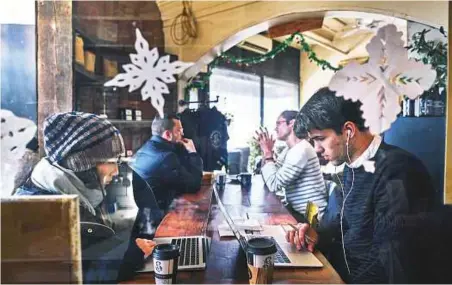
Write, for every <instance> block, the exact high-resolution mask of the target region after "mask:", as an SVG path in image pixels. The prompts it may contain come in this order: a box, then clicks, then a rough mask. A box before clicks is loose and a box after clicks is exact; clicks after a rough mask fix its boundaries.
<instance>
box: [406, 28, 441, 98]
mask: <svg viewBox="0 0 452 285" xmlns="http://www.w3.org/2000/svg"><path fill="white" fill-rule="evenodd" d="M439 31H440V32H441V34H442V35H443V36H444V37H445V38H446V39H447V35H446V33H445V31H444V29H443V27H441V28H440V30H439ZM428 32H430V30H427V29H424V30H422V31H421V32H417V33H415V34H413V36H412V37H411V39H412V45H411V46H409V47H408V50H409V51H410V52H413V53H415V54H417V56H416V60H418V61H422V62H423V63H424V64H431V65H432V67H433V68H434V69H435V70H436V79H435V82H434V84H433V86H432V88H431V89H430V90H428V91H427V92H426V94H437V95H439V94H440V92H441V90H443V92H441V94H444V92H445V88H446V80H447V43H445V42H442V41H431V40H426V39H425V35H426V34H427V33H428Z"/></svg>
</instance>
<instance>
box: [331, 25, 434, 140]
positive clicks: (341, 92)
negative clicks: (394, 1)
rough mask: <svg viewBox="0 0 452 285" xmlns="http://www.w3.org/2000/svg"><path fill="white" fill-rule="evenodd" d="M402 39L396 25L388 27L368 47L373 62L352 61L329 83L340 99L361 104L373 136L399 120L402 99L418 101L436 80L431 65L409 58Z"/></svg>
mask: <svg viewBox="0 0 452 285" xmlns="http://www.w3.org/2000/svg"><path fill="white" fill-rule="evenodd" d="M401 36H402V33H401V32H398V31H397V28H396V26H394V25H387V26H384V27H383V28H381V29H380V30H378V32H377V35H376V36H375V37H374V38H372V40H371V41H370V42H369V44H368V45H367V46H366V49H367V51H368V53H369V61H368V62H367V63H365V64H362V65H360V64H358V63H357V62H351V63H350V64H348V65H347V66H345V67H344V68H343V69H341V70H340V71H338V72H337V73H336V74H335V75H334V76H333V78H332V79H331V81H330V84H329V88H330V89H331V90H333V91H336V96H343V97H344V98H345V99H351V100H352V101H356V100H360V101H361V103H362V106H361V110H362V111H363V118H364V119H365V126H366V127H368V128H369V130H370V131H371V132H372V133H373V134H380V133H382V132H384V131H385V130H387V129H389V127H390V126H391V123H392V122H394V121H395V120H396V118H397V114H398V113H399V112H400V111H401V108H400V105H399V101H398V97H399V96H402V95H405V96H407V97H408V98H410V99H416V98H417V97H419V96H420V95H421V94H422V93H423V92H424V90H428V89H430V87H431V86H432V85H433V82H434V81H435V78H436V71H435V70H433V69H432V67H431V65H429V64H423V63H422V62H417V61H415V60H410V59H408V52H407V50H406V49H405V48H404V47H403V41H402V39H401Z"/></svg>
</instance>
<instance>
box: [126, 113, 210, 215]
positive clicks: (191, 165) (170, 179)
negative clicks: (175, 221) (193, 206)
mask: <svg viewBox="0 0 452 285" xmlns="http://www.w3.org/2000/svg"><path fill="white" fill-rule="evenodd" d="M183 135H184V132H183V129H182V124H181V121H180V120H179V118H177V117H176V116H172V115H167V116H164V117H163V118H160V117H158V116H157V117H156V118H155V119H154V121H153V122H152V137H151V138H150V139H149V140H148V141H147V142H146V143H145V144H144V145H143V146H142V147H141V148H140V149H139V150H138V152H137V153H136V155H135V157H134V160H133V162H132V163H131V167H132V168H133V169H134V171H135V172H136V173H137V174H138V175H140V176H141V178H143V179H144V180H145V181H146V182H147V183H148V184H149V186H150V188H151V189H152V190H153V192H154V194H155V198H156V200H157V203H158V205H159V207H160V209H161V210H163V211H164V212H166V211H167V210H168V207H169V205H170V204H171V202H172V201H173V199H174V198H176V197H177V196H178V195H180V194H183V193H196V192H197V191H198V190H199V189H200V187H201V181H202V170H203V162H202V159H201V157H200V156H199V154H198V153H197V152H196V149H195V146H194V144H193V141H192V140H190V139H186V138H184V137H183ZM143 189H145V188H143V187H135V185H134V194H135V201H136V203H137V206H138V207H139V208H141V206H142V204H145V201H146V199H147V198H146V196H147V194H146V193H147V192H146V191H144V190H143ZM143 206H145V205H143Z"/></svg>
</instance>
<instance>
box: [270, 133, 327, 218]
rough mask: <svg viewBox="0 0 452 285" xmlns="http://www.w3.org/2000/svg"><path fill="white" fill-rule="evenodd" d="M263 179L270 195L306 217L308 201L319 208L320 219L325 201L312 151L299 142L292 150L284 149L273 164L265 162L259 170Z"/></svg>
mask: <svg viewBox="0 0 452 285" xmlns="http://www.w3.org/2000/svg"><path fill="white" fill-rule="evenodd" d="M262 177H263V178H264V181H265V184H266V185H267V187H268V189H269V190H270V191H271V192H274V193H275V194H276V195H278V196H279V197H280V199H281V201H282V202H283V203H286V204H287V203H288V204H290V205H291V206H292V208H293V209H294V210H295V211H297V212H299V213H301V214H303V215H305V213H306V206H307V203H308V201H311V202H313V203H314V204H316V205H317V206H318V208H319V218H321V217H322V215H323V212H324V211H325V207H326V205H327V201H328V193H327V191H326V187H325V181H324V180H323V176H322V173H321V172H320V163H319V159H318V158H317V154H316V153H315V150H314V148H313V147H312V146H311V145H310V144H309V143H308V142H307V141H306V140H302V141H300V142H299V143H297V144H296V145H294V146H293V147H292V148H290V149H289V148H288V147H286V148H285V149H284V150H283V151H282V153H281V154H280V155H279V157H278V159H277V161H276V162H268V163H266V164H265V165H264V166H263V167H262Z"/></svg>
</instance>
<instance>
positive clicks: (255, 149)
mask: <svg viewBox="0 0 452 285" xmlns="http://www.w3.org/2000/svg"><path fill="white" fill-rule="evenodd" d="M248 145H249V146H250V156H249V157H248V169H249V170H251V172H254V170H255V165H256V158H257V157H258V156H260V155H262V151H261V148H260V146H259V143H258V142H257V141H256V140H255V139H254V138H251V139H250V140H249V141H248Z"/></svg>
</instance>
